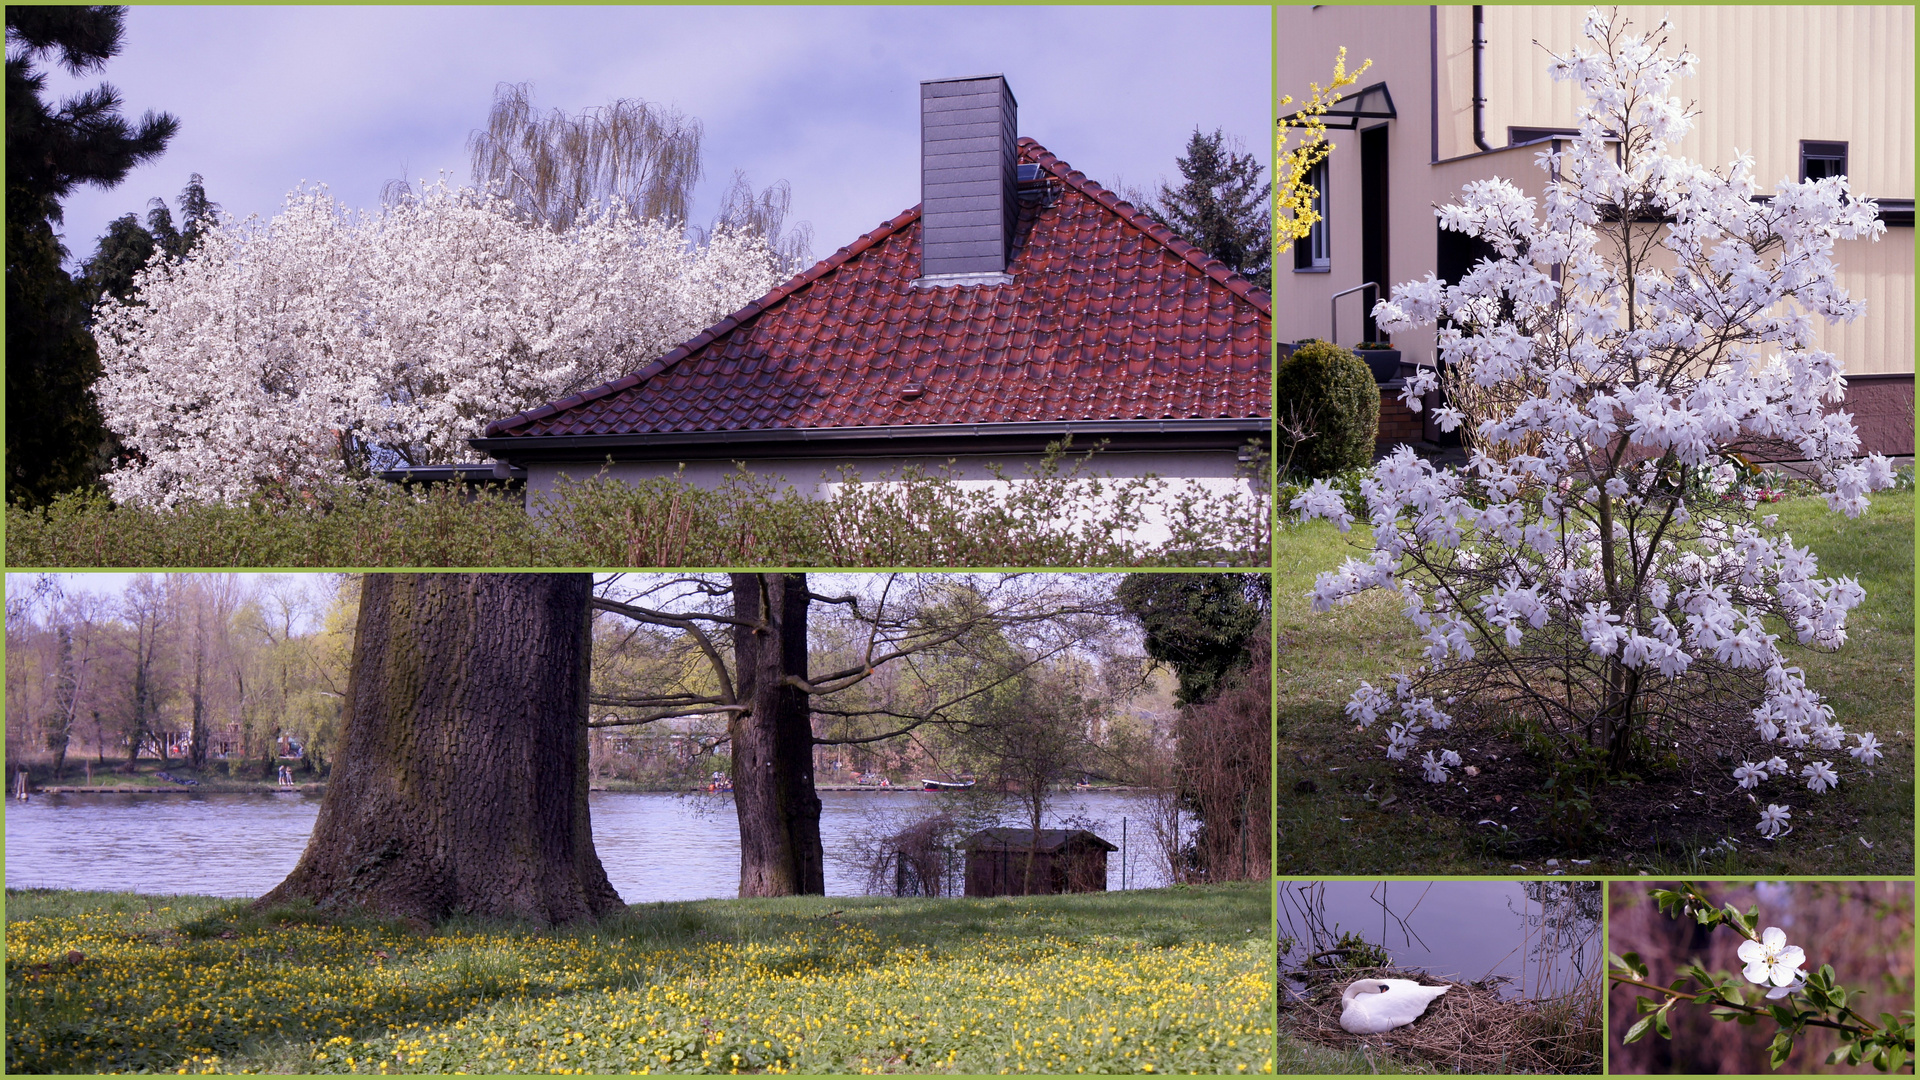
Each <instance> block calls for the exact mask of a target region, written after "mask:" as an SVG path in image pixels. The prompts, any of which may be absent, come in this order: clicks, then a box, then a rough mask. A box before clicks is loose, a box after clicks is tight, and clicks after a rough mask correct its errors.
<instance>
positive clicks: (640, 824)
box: [6, 791, 1166, 903]
mask: <svg viewBox="0 0 1920 1080" xmlns="http://www.w3.org/2000/svg"><path fill="white" fill-rule="evenodd" d="M942 797H943V796H941V795H939V794H932V793H925V792H913V791H901V792H865V791H823V792H821V793H820V799H821V803H822V804H823V805H822V810H821V818H820V829H821V835H822V837H823V838H824V840H825V844H826V848H827V868H826V869H827V892H828V894H829V895H836V896H846V895H856V894H858V893H860V892H861V891H862V890H863V884H864V879H863V878H862V877H861V876H860V875H859V873H858V872H857V871H856V870H855V869H854V868H852V867H851V866H848V865H847V864H846V863H844V862H843V861H842V860H840V859H838V858H836V857H835V851H836V849H837V848H839V847H840V846H841V845H843V844H844V843H845V842H846V841H847V839H848V838H849V837H850V836H853V835H855V834H858V833H871V832H874V831H878V830H884V829H886V828H888V827H889V826H892V827H898V825H897V824H894V823H904V821H905V819H906V818H908V817H909V816H911V815H913V814H915V813H917V812H919V811H921V810H923V809H925V808H926V807H927V806H928V805H929V801H930V800H938V799H940V798H942ZM1147 798H1148V797H1147V796H1146V795H1144V794H1127V793H1097V792H1088V793H1077V792H1076V793H1071V794H1062V795H1060V796H1058V797H1057V798H1056V799H1055V800H1054V802H1053V805H1052V807H1051V808H1050V810H1049V817H1050V820H1049V821H1048V822H1047V824H1048V825H1049V826H1050V827H1051V826H1056V825H1059V824H1060V823H1061V819H1065V818H1072V819H1074V820H1073V822H1072V825H1073V827H1081V828H1092V829H1093V830H1094V831H1095V832H1097V833H1099V834H1100V835H1101V836H1103V837H1105V838H1106V839H1107V840H1108V841H1109V842H1110V843H1113V844H1116V845H1117V844H1119V843H1120V842H1121V834H1122V819H1126V841H1127V843H1126V850H1125V851H1124V852H1119V851H1116V852H1112V853H1110V854H1109V855H1108V857H1107V887H1108V888H1110V889H1118V888H1120V886H1121V874H1122V858H1121V857H1122V855H1123V854H1124V855H1125V857H1126V859H1125V861H1126V866H1125V874H1126V883H1127V885H1128V887H1130V888H1155V887H1159V886H1162V885H1165V884H1166V871H1165V867H1164V865H1163V863H1162V860H1161V859H1160V857H1159V855H1158V852H1157V849H1156V848H1155V846H1154V844H1153V842H1152V840H1151V838H1150V836H1149V835H1148V831H1147V824H1146V822H1147V811H1148V802H1147ZM591 806H592V811H591V812H592V815H593V842H594V847H595V848H597V849H598V850H599V852H600V859H601V862H603V863H604V864H605V865H606V868H607V876H608V877H609V878H611V879H612V881H613V886H614V888H616V889H618V890H619V892H620V896H621V898H622V899H624V900H626V901H627V902H628V903H640V902H644V901H651V900H700V899H707V898H713V897H729V896H734V895H736V894H737V893H738V891H739V883H740V838H739V832H738V825H737V824H736V822H735V819H734V810H733V803H732V800H731V799H729V798H727V797H724V796H722V797H717V798H716V797H709V796H680V795H672V794H616V793H612V792H595V793H594V794H593V796H592V803H591ZM319 811H320V796H319V795H317V794H312V795H306V794H291V793H289V794H257V795H254V794H248V795H211V794H210V795H200V794H192V795H172V794H169V795H37V796H35V797H34V798H33V799H32V800H31V801H29V802H25V803H21V802H11V801H9V802H8V803H7V809H6V842H7V882H6V883H7V885H8V886H9V887H11V888H60V889H100V890H113V891H122V892H140V893H156V894H165V893H196V894H200V895H207V896H231V897H245V896H258V895H260V894H261V893H264V892H266V891H267V890H268V889H271V888H272V887H273V886H275V885H277V884H279V883H280V880H281V879H282V878H284V877H286V876H287V873H288V872H289V871H291V870H292V869H293V867H294V864H295V863H296V862H298V861H299V859H300V853H301V851H302V850H304V849H305V847H306V843H307V837H308V835H309V834H310V833H312V831H313V822H314V818H315V816H316V815H317V814H318V813H319ZM1005 823H1006V824H1015V823H1016V822H1012V821H1008V822H1005Z"/></svg>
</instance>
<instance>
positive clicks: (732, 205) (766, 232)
mask: <svg viewBox="0 0 1920 1080" xmlns="http://www.w3.org/2000/svg"><path fill="white" fill-rule="evenodd" d="M701 136H702V130H701V126H700V121H699V120H698V119H696V118H694V117H690V116H682V115H681V114H680V113H679V112H678V111H676V110H674V109H670V108H668V107H667V106H664V105H659V104H656V103H654V102H650V101H642V100H640V99H639V98H621V99H620V100H618V101H615V102H613V103H612V104H610V105H602V106H600V107H598V108H592V109H586V110H584V111H582V112H580V113H578V114H573V115H569V114H568V113H566V112H565V111H563V110H560V109H554V110H552V111H551V112H546V113H541V112H539V111H538V110H536V109H535V108H534V106H533V86H532V84H531V83H516V84H508V83H502V84H501V85H500V86H499V88H498V89H497V90H496V91H495V92H494V99H493V110H492V112H491V113H489V114H488V116H487V126H486V128H485V130H480V131H475V132H474V133H473V135H472V136H471V137H470V138H469V139H468V140H467V149H468V150H469V151H470V152H471V153H472V155H473V182H474V184H475V185H476V186H478V187H483V188H492V189H493V190H495V191H497V192H498V193H499V194H500V195H501V196H502V197H504V198H506V199H508V200H509V201H511V202H512V203H513V204H514V205H515V206H517V207H519V209H520V211H521V212H522V213H524V214H526V215H527V217H528V218H529V219H530V220H533V221H537V222H540V223H541V224H543V225H546V226H548V227H550V228H552V229H555V230H564V229H567V228H569V227H570V226H572V224H573V222H574V219H575V218H576V217H578V216H579V215H580V214H581V213H583V212H591V208H593V207H595V206H605V205H610V204H611V203H612V202H613V201H614V200H616V199H617V200H619V201H620V202H622V203H624V204H625V205H626V207H627V209H628V210H629V211H630V212H632V213H634V214H636V215H638V216H639V217H642V218H648V219H652V220H658V221H678V222H684V221H686V220H687V219H688V208H689V206H690V205H691V204H692V201H693V186H694V185H695V184H697V183H699V182H700V179H701V177H702V175H703V174H704V170H703V168H702V166H701V162H700V140H701ZM792 204H793V192H792V190H791V189H790V188H789V187H788V186H787V182H786V181H785V180H776V181H774V182H773V183H772V184H769V185H767V187H765V188H763V189H760V190H758V191H756V190H754V187H753V184H752V183H751V182H750V181H749V180H748V178H747V174H746V173H745V172H744V171H742V170H739V169H736V170H734V173H733V182H732V184H731V185H730V186H729V187H728V188H727V191H726V194H725V195H724V196H723V197H722V198H721V201H720V211H719V213H718V214H716V215H715V216H714V220H713V223H712V224H711V225H710V226H709V227H708V228H706V229H700V228H698V227H696V228H694V230H693V234H694V235H693V239H694V240H695V242H696V243H701V244H704V243H706V241H707V239H708V237H709V236H710V235H711V234H712V233H713V232H714V231H715V230H718V229H722V228H725V229H731V230H734V231H737V232H747V233H754V234H757V235H760V236H764V237H766V239H767V243H768V245H769V246H771V247H772V248H773V249H774V251H775V252H776V253H777V254H778V255H779V258H780V263H781V266H782V268H783V269H785V270H786V271H788V272H789V273H792V272H797V271H799V270H801V269H803V268H805V267H806V266H807V265H808V264H810V263H811V262H812V261H813V255H812V242H813V230H812V228H811V227H810V226H808V225H807V224H806V223H805V222H800V223H798V224H796V225H795V226H794V227H793V228H791V229H787V214H788V211H789V210H790V208H791V207H792ZM783 230H784V235H783Z"/></svg>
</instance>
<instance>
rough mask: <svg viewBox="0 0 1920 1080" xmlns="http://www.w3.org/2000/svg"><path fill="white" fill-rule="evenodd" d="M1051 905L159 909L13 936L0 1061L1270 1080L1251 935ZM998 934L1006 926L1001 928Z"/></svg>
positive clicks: (37, 1068) (1258, 945) (175, 1067)
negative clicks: (561, 928) (367, 911)
mask: <svg viewBox="0 0 1920 1080" xmlns="http://www.w3.org/2000/svg"><path fill="white" fill-rule="evenodd" d="M1221 888H1230V887H1221ZM1246 891H1247V893H1248V895H1249V896H1250V897H1251V896H1261V895H1262V894H1263V890H1259V889H1258V887H1257V886H1254V887H1251V888H1249V889H1247V890H1246ZM1067 900H1068V898H1054V897H1048V898H1033V899H1031V900H1024V901H1018V902H1014V903H1009V902H1005V901H1001V902H999V903H998V904H997V905H996V906H995V907H993V908H991V909H987V908H984V907H976V908H971V909H959V910H962V911H973V910H983V911H984V910H992V911H993V912H994V918H982V919H978V920H976V922H977V924H978V925H979V926H982V927H984V928H983V929H975V928H974V926H975V923H968V924H965V928H966V929H965V932H964V933H958V934H947V935H946V936H944V937H938V938H934V939H932V940H929V939H927V938H926V937H924V936H923V937H918V938H916V937H914V936H912V935H908V934H900V933H888V932H878V931H876V930H875V929H874V928H873V927H872V926H869V925H867V923H866V922H865V921H863V919H865V918H868V917H871V918H872V919H873V920H874V921H876V922H885V923H886V925H888V926H889V927H891V926H894V925H897V924H899V923H901V922H903V920H901V919H900V918H899V916H898V914H897V909H896V910H895V911H890V910H889V909H887V908H885V907H882V906H880V905H878V904H876V903H874V902H870V901H838V900H836V901H835V903H836V904H844V905H845V906H846V907H847V910H846V912H845V913H844V916H843V915H842V913H841V911H840V910H839V908H835V909H834V910H832V911H830V912H828V913H827V914H826V915H821V916H812V917H808V918H801V919H794V918H786V917H783V918H781V919H779V920H776V921H778V922H779V923H780V927H779V928H778V929H777V931H775V932H767V933H764V934H763V935H758V936H757V939H756V935H755V934H753V933H751V932H746V933H742V932H733V933H728V932H708V931H696V932H695V933H693V934H691V935H682V936H683V937H690V938H691V939H692V940H678V941H673V942H671V943H664V942H663V940H662V938H661V936H653V935H649V934H647V933H645V932H644V931H645V929H646V926H647V923H646V922H645V919H644V917H642V918H639V919H636V920H635V926H636V927H637V928H638V932H634V933H623V932H622V930H621V929H620V928H616V929H614V930H611V931H608V932H602V933H594V932H554V933H546V934H542V933H539V932H536V931H531V930H527V931H509V930H474V931H465V930H460V929H451V930H447V931H443V932H441V933H438V934H433V935H424V936H423V935H418V934H411V933H408V932H406V931H404V930H400V929H384V928H379V927H369V926H341V925H328V924H325V923H318V924H316V923H314V922H299V921H289V922H284V923H272V922H269V923H266V924H264V925H262V924H261V923H260V922H259V921H258V920H253V921H251V922H249V921H248V920H245V919H240V918H235V919H233V920H231V921H230V922H229V921H228V920H225V919H223V918H222V917H221V915H220V914H219V913H215V914H214V915H212V916H211V917H203V918H199V919H193V918H190V917H186V916H174V915H171V914H170V913H169V909H167V908H161V909H159V910H157V911H154V912H152V913H147V912H139V913H135V914H126V913H85V914H78V915H68V916H39V917H29V918H26V919H23V920H20V921H15V922H10V923H8V926H7V1050H6V1064H7V1070H8V1071H9V1072H87V1071H164V1072H234V1071H282V1072H308V1073H326V1072H358V1073H417V1072H467V1073H642V1074H649V1073H664V1072H674V1073H686V1072H694V1073H748V1072H757V1073H884V1072H905V1073H939V1072H951V1073H994V1074H998V1073H1075V1072H1133V1073H1141V1072H1154V1073H1190V1072H1198V1073H1247V1072H1260V1071H1271V1069H1272V1065H1273V1053H1272V1046H1273V1021H1272V1004H1271V1003H1272V997H1271V990H1270V987H1269V981H1268V969H1269V965H1270V957H1269V955H1268V954H1269V952H1270V946H1269V942H1268V939H1267V937H1266V935H1265V934H1254V935H1249V936H1248V937H1247V939H1246V940H1245V941H1233V942H1222V941H1218V940H1215V941H1207V940H1184V941H1178V942H1166V941H1164V940H1161V939H1160V938H1157V937H1156V938H1155V939H1154V940H1152V941H1149V940H1142V939H1141V938H1140V937H1138V936H1125V935H1119V934H1102V933H1099V932H1097V930H1098V926H1097V920H1090V919H1088V918H1086V917H1084V910H1083V911H1081V913H1080V917H1078V918H1077V919H1075V918H1068V917H1066V916H1063V915H1061V914H1060V912H1061V911H1069V912H1071V911H1072V910H1073V909H1072V908H1071V907H1070V904H1069V905H1063V904H1062V901H1067ZM707 903H708V904H715V903H735V902H707ZM755 903H758V904H761V905H763V906H761V907H759V908H753V909H747V910H753V911H768V910H772V911H780V910H783V909H779V908H768V907H765V906H764V905H765V904H766V902H755ZM797 903H805V902H797ZM816 903H817V902H816ZM896 903H908V902H896ZM910 903H913V904H918V905H923V906H925V905H941V904H944V905H969V904H973V905H978V904H979V902H976V901H966V900H946V901H912V902H910ZM1109 903H1110V902H1109ZM655 907H656V908H657V909H658V910H660V911H661V912H663V913H668V912H673V911H675V910H679V909H684V908H686V907H687V905H656V906H655ZM1262 907H1264V905H1262ZM232 910H233V909H232V907H231V906H229V907H228V908H227V909H224V911H225V912H226V913H228V914H231V912H232ZM808 910H811V909H808ZM923 910H933V909H931V908H923ZM948 910H954V909H952V908H949V909H948ZM880 913H884V914H880ZM681 917H682V918H683V919H684V918H685V916H681ZM1260 917H1261V919H1262V920H1264V918H1265V915H1264V911H1261V913H1260ZM995 918H998V919H1018V920H1020V922H1019V925H1018V926H1017V927H1013V926H1007V927H1005V931H1006V932H1002V931H1001V930H997V929H996V928H995V922H994V919H995ZM1032 920H1040V921H1039V922H1034V921H1032ZM1048 920H1053V922H1049V921H1048ZM1054 923H1058V924H1059V930H1058V931H1055V930H1054V929H1053V925H1054ZM794 924H798V925H794ZM742 925H748V924H747V923H743V924H742ZM1016 929H1017V931H1018V932H1012V931H1014V930H1016ZM668 936H669V937H670V936H672V935H668ZM730 938H731V939H732V940H729V939H730ZM741 938H746V940H740V939H741ZM70 953H79V954H83V955H84V959H82V960H80V961H78V962H72V961H70V960H69V959H68V957H69V954H70Z"/></svg>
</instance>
